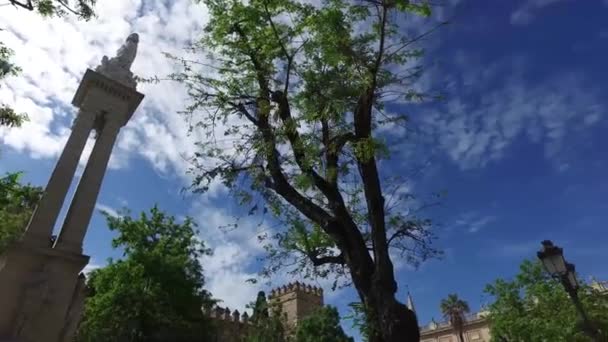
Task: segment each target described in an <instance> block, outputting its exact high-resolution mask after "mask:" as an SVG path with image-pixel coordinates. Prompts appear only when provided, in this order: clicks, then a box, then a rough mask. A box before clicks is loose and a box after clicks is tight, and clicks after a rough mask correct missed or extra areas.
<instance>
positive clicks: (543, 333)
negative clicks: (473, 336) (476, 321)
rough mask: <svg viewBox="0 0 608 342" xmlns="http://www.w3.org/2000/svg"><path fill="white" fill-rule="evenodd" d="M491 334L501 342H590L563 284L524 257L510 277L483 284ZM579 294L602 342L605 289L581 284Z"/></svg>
mask: <svg viewBox="0 0 608 342" xmlns="http://www.w3.org/2000/svg"><path fill="white" fill-rule="evenodd" d="M485 291H486V293H488V294H489V295H491V296H492V297H493V299H494V302H493V303H492V304H490V306H489V311H490V315H489V319H490V321H491V325H490V329H491V333H492V336H496V338H500V339H502V340H503V341H573V342H583V341H591V340H590V339H589V337H587V336H586V335H584V333H583V330H582V325H581V322H580V320H579V317H578V315H577V313H576V311H575V308H574V306H573V304H572V302H571V301H570V299H569V298H568V294H567V293H566V291H565V290H564V288H563V286H562V285H561V284H560V283H559V282H557V281H555V280H554V279H552V278H551V276H550V275H549V274H547V273H546V271H545V270H544V269H543V267H542V265H541V264H540V262H538V261H529V260H525V261H524V262H523V263H522V264H521V265H520V267H519V273H518V274H517V275H516V276H515V277H514V278H513V279H512V280H505V279H497V280H496V281H495V282H494V283H492V284H489V285H488V286H487V287H486V290H485ZM579 297H580V299H581V301H582V304H583V307H584V308H585V310H586V312H587V314H588V315H589V317H590V319H591V321H592V323H593V324H594V325H595V327H596V328H598V329H600V330H601V333H602V334H603V335H602V336H603V337H602V338H603V339H602V341H603V340H604V339H605V340H608V292H606V291H600V290H599V289H594V288H592V287H591V286H590V285H589V284H582V286H581V288H580V289H579Z"/></svg>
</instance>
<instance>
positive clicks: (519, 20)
mask: <svg viewBox="0 0 608 342" xmlns="http://www.w3.org/2000/svg"><path fill="white" fill-rule="evenodd" d="M562 1H566V0H526V1H524V2H523V3H522V4H521V5H520V6H519V7H517V9H515V11H513V13H511V24H513V25H527V24H529V23H530V22H531V21H532V20H533V19H534V16H535V15H536V12H538V11H540V10H541V9H543V8H545V7H547V6H550V5H553V4H556V3H558V2H562ZM605 1H606V0H605Z"/></svg>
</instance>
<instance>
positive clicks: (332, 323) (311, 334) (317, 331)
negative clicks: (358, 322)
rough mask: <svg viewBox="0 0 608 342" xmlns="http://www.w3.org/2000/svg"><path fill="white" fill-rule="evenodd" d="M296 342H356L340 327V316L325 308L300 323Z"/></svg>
mask: <svg viewBox="0 0 608 342" xmlns="http://www.w3.org/2000/svg"><path fill="white" fill-rule="evenodd" d="M295 342H354V340H353V338H352V337H348V336H346V334H345V333H344V330H342V327H341V326H340V314H339V313H338V310H337V309H336V308H334V307H331V306H325V307H322V308H320V309H318V310H317V311H315V312H314V313H313V314H311V315H310V316H308V317H306V318H305V319H304V320H302V321H301V322H299V323H298V328H297V330H296V334H295Z"/></svg>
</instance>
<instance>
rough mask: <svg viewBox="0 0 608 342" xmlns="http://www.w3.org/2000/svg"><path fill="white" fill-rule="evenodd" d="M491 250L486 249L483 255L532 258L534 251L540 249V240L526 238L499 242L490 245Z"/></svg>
mask: <svg viewBox="0 0 608 342" xmlns="http://www.w3.org/2000/svg"><path fill="white" fill-rule="evenodd" d="M490 248H491V250H489V251H488V250H486V251H485V252H484V254H485V255H490V256H497V257H503V258H517V259H524V258H533V257H534V256H535V255H534V252H535V251H537V250H539V249H540V240H527V241H515V242H505V241H501V242H499V243H496V244H493V245H491V246H490Z"/></svg>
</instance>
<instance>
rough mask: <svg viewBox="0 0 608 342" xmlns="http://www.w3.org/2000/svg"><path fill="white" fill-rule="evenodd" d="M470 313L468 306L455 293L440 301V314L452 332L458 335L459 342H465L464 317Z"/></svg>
mask: <svg viewBox="0 0 608 342" xmlns="http://www.w3.org/2000/svg"><path fill="white" fill-rule="evenodd" d="M470 311H471V310H470V309H469V304H468V303H467V302H465V301H464V300H462V299H460V298H458V295H457V294H455V293H452V294H449V295H448V297H447V298H445V299H443V300H442V301H441V312H442V313H443V316H444V317H445V318H446V319H447V320H448V321H449V322H450V324H451V325H452V327H453V328H454V330H456V332H457V333H458V339H459V341H460V342H465V339H464V324H465V322H466V318H465V317H466V316H465V315H466V314H467V313H469V312H470Z"/></svg>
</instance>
